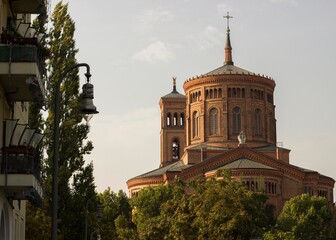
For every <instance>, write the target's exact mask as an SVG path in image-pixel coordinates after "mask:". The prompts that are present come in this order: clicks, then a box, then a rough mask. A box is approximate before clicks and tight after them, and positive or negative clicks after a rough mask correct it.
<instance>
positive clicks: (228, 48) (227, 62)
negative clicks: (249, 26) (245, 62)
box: [223, 12, 233, 65]
mask: <svg viewBox="0 0 336 240" xmlns="http://www.w3.org/2000/svg"><path fill="white" fill-rule="evenodd" d="M223 17H224V18H226V19H227V30H226V45H225V62H224V65H233V61H232V47H231V41H230V27H229V20H230V18H233V17H232V16H230V14H229V12H227V15H226V16H223Z"/></svg>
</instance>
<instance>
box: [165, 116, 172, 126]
mask: <svg viewBox="0 0 336 240" xmlns="http://www.w3.org/2000/svg"><path fill="white" fill-rule="evenodd" d="M166 123H167V126H170V125H171V113H168V114H167V122H166Z"/></svg>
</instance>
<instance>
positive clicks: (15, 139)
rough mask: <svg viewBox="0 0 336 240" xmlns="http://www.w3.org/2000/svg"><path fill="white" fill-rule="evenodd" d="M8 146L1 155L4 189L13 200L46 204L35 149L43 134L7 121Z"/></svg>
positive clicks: (1, 179)
mask: <svg viewBox="0 0 336 240" xmlns="http://www.w3.org/2000/svg"><path fill="white" fill-rule="evenodd" d="M4 125H5V131H4V135H5V136H4V139H5V146H4V147H2V149H1V150H2V151H1V153H0V188H2V189H3V190H4V192H5V193H6V196H7V198H8V199H10V200H29V201H30V202H31V203H32V204H33V205H35V206H40V205H41V203H42V197H43V192H42V187H41V184H40V180H41V169H40V159H39V157H38V156H36V155H35V148H36V147H37V144H39V142H40V141H41V140H42V137H43V135H41V134H39V133H37V132H36V131H35V130H34V129H30V128H29V127H27V125H25V124H18V120H6V121H5V123H4Z"/></svg>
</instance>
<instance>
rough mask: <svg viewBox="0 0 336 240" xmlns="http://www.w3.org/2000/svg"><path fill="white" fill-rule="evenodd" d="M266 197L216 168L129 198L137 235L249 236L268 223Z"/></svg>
mask: <svg viewBox="0 0 336 240" xmlns="http://www.w3.org/2000/svg"><path fill="white" fill-rule="evenodd" d="M266 200H267V197H266V195H264V194H261V193H253V192H251V191H249V190H247V189H246V187H245V186H244V185H242V184H241V183H239V182H236V181H234V180H232V179H231V176H230V175H228V174H227V173H226V172H219V173H218V175H217V177H216V178H214V179H209V180H206V181H205V180H196V181H192V182H189V183H184V182H182V181H180V180H178V179H176V181H175V182H174V184H172V185H160V186H158V187H155V188H151V187H148V188H145V189H143V190H141V191H140V192H139V194H138V196H137V197H135V198H133V199H131V202H132V206H133V209H134V212H133V221H134V223H135V224H136V229H137V234H138V239H250V238H252V237H261V236H262V235H263V233H264V231H265V230H266V229H267V228H269V223H270V222H271V216H270V215H269V214H268V211H267V205H266Z"/></svg>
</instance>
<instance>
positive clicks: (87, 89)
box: [51, 63, 98, 240]
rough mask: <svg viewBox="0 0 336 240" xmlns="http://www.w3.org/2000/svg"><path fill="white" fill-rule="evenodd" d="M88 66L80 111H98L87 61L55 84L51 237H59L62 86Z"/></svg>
mask: <svg viewBox="0 0 336 240" xmlns="http://www.w3.org/2000/svg"><path fill="white" fill-rule="evenodd" d="M79 67H86V73H85V76H86V83H85V84H84V85H83V87H82V89H83V93H82V100H81V103H80V111H81V112H82V113H83V114H96V113H98V111H97V109H96V107H95V106H94V105H93V101H92V99H93V85H92V84H91V83H90V77H91V74H90V66H89V65H88V64H86V63H78V64H75V65H73V66H71V67H69V68H68V69H66V70H64V71H63V72H62V73H61V75H60V77H59V79H58V81H57V83H56V86H55V105H54V107H55V108H54V142H53V147H54V159H53V185H52V223H51V227H52V232H51V239H52V240H56V239H57V203H58V150H59V123H60V116H59V115H60V86H61V82H62V81H63V80H64V78H65V76H66V75H67V74H68V73H69V72H70V71H72V70H74V69H76V68H79Z"/></svg>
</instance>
